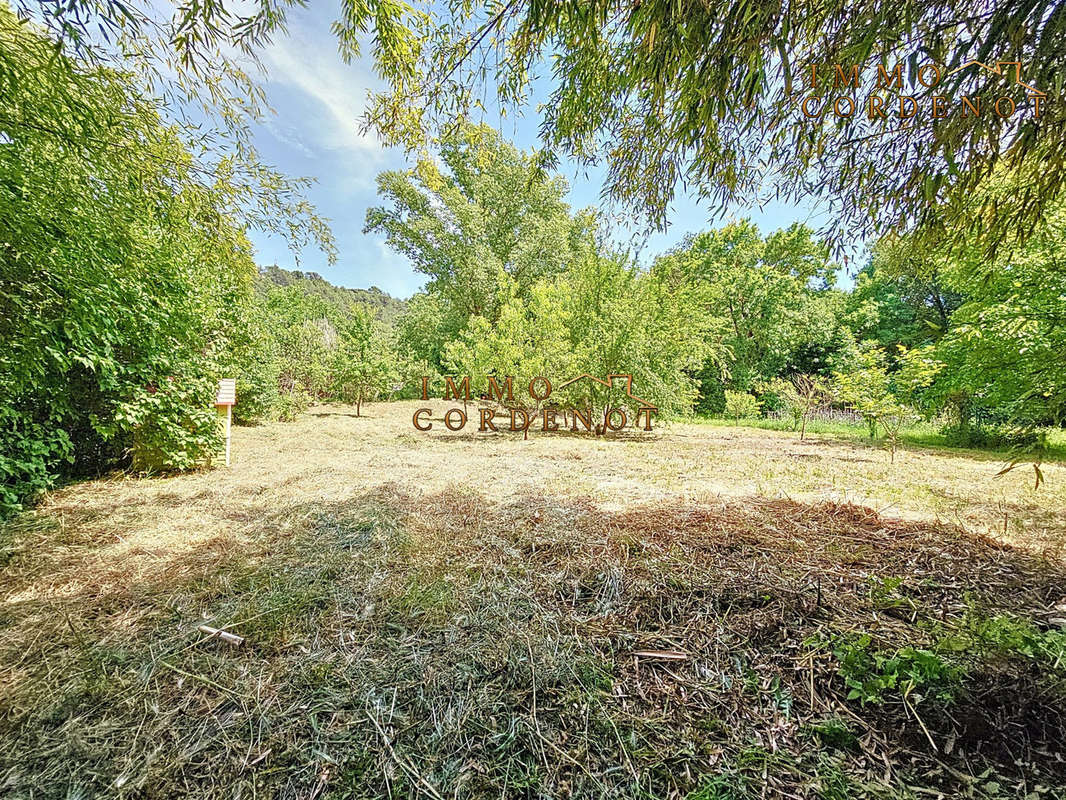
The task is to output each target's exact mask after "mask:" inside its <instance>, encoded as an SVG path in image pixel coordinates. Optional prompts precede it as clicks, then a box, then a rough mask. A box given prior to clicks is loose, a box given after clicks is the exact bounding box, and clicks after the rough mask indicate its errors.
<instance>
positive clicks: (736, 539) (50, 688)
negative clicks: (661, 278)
mask: <svg viewBox="0 0 1066 800" xmlns="http://www.w3.org/2000/svg"><path fill="white" fill-rule="evenodd" d="M418 405H419V404H416V403H395V404H389V405H378V406H372V407H370V408H369V409H367V411H366V414H367V415H366V416H364V417H361V418H356V417H355V416H354V415H352V413H351V410H350V409H347V408H344V407H328V408H317V409H314V410H313V411H312V413H311V414H309V415H307V416H305V417H303V418H301V419H300V420H299V421H297V422H295V423H292V424H290V425H282V424H275V425H267V426H263V427H260V428H251V429H237V430H236V431H235V434H234V442H233V450H234V465H233V467H232V468H231V469H228V470H217V471H213V472H202V473H196V474H190V475H182V476H176V477H170V478H153V479H136V478H132V477H129V476H125V475H114V476H111V477H108V478H106V479H102V480H97V481H91V482H86V483H83V484H79V485H75V486H70V487H67V488H65V489H63V490H61V491H58V492H55V493H53V494H51V495H50V496H49V497H47V498H46V499H45V501H44V502H43V503H42V505H41V506H40V507H39V508H38V509H36V510H35V511H34V512H31V513H27V514H24V515H22V516H21V517H18V518H16V519H15V520H13V521H11V522H9V523H8V524H6V525H5V526H4V527H3V529H2V530H0V541H2V547H3V552H4V554H5V556H4V557H5V559H6V561H5V564H4V568H3V572H2V573H0V597H2V598H3V601H2V602H3V604H2V606H0V663H2V664H4V665H5V668H4V670H3V671H2V672H0V687H2V689H0V703H2V705H0V712H2V713H0V745H2V750H0V792H2V794H3V795H4V796H5V797H19V798H21V797H25V798H30V797H34V798H37V797H97V796H103V797H138V798H140V797H147V798H153V797H174V796H181V795H188V796H195V797H235V796H239V797H306V798H312V797H314V798H326V797H332V798H346V797H398V796H406V797H430V798H443V797H456V796H460V797H490V796H491V797H554V796H608V795H609V796H613V797H632V798H651V797H655V798H667V797H679V798H683V797H691V798H726V797H730V798H756V797H827V798H828V797H832V798H855V797H910V796H914V797H918V796H934V795H936V794H939V795H941V796H945V797H948V796H952V797H953V796H971V797H987V798H994V797H995V798H998V797H1027V796H1034V795H1035V796H1037V797H1062V796H1066V794H1064V792H1063V790H1062V788H1061V787H1063V786H1064V785H1066V768H1064V766H1063V765H1064V763H1066V762H1064V756H1063V752H1062V741H1063V735H1062V734H1063V729H1064V723H1066V720H1064V709H1066V667H1064V662H1066V653H1064V652H1063V642H1062V640H1061V639H1060V638H1059V637H1060V634H1058V633H1057V625H1058V623H1055V622H1052V620H1054V619H1057V618H1058V617H1059V616H1066V611H1060V610H1056V606H1057V605H1058V604H1059V603H1061V602H1062V599H1063V598H1066V570H1064V566H1066V550H1064V540H1066V535H1064V531H1066V486H1064V483H1066V480H1064V479H1066V467H1064V466H1063V465H1059V464H1048V465H1047V466H1046V468H1045V474H1046V477H1047V481H1046V484H1045V485H1044V486H1043V487H1042V488H1040V489H1039V490H1035V489H1034V488H1033V486H1032V482H1031V480H1030V479H1029V476H1027V475H1022V474H1020V473H1008V474H1006V475H1003V476H1001V477H998V478H997V477H994V476H995V474H996V472H998V469H999V466H1000V461H999V460H997V458H996V457H995V456H992V455H989V454H970V453H963V452H948V451H941V450H930V449H924V448H913V449H906V450H905V451H904V452H902V453H899V454H897V457H896V463H895V464H889V462H888V457H887V454H885V453H884V452H883V451H882V450H880V449H878V448H877V447H874V446H869V445H866V444H865V443H863V442H859V441H850V440H841V439H839V438H833V437H826V436H821V435H815V436H813V437H811V438H810V440H808V441H805V442H802V443H801V442H799V439H798V436H797V435H795V434H792V433H789V432H780V431H764V430H754V429H748V428H724V427H717V426H708V425H699V424H672V425H669V426H667V427H665V428H663V429H660V430H657V431H656V432H654V433H652V434H650V435H641V436H635V435H631V434H630V435H620V436H618V437H616V438H610V439H595V438H583V437H574V436H550V435H544V434H536V433H535V434H531V436H530V439H529V441H522V438H521V436H520V435H514V436H512V435H508V434H501V435H498V436H483V435H477V434H473V433H464V434H455V433H448V432H446V431H443V430H440V428H441V426H439V425H438V426H435V428H434V430H433V431H432V432H429V433H426V434H418V433H416V432H415V431H414V430H413V428H412V427H411V422H410V418H411V413H412V412H413V410H414V409H415V408H416V407H417V406H418ZM439 411H440V409H437V412H438V414H439ZM1056 615H1058V616H1056ZM204 622H207V623H208V624H211V625H214V626H216V627H222V628H225V629H226V630H229V631H232V632H234V633H238V634H240V635H242V636H244V637H246V639H245V644H244V645H243V646H242V647H239V648H235V647H231V646H229V645H226V644H225V643H223V642H221V641H219V640H217V639H207V638H206V637H204V636H203V635H202V634H199V633H198V632H197V630H196V629H197V626H198V625H200V624H202V623H204ZM641 651H664V652H673V653H675V657H674V658H671V659H666V658H660V657H646V656H638V655H635V653H637V652H641ZM856 687H858V688H860V689H861V690H862V691H861V693H860V694H859V695H858V696H852V697H849V695H850V694H852V693H853V691H854V689H855V688H856Z"/></svg>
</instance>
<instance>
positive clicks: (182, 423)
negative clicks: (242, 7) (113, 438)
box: [115, 376, 224, 472]
mask: <svg viewBox="0 0 1066 800" xmlns="http://www.w3.org/2000/svg"><path fill="white" fill-rule="evenodd" d="M161 384H162V385H160V386H158V387H157V386H154V385H150V386H147V387H144V388H141V389H139V390H138V391H136V392H135V393H134V396H133V398H132V399H130V400H129V401H127V402H125V403H122V404H121V405H120V406H119V408H118V410H117V411H116V413H115V423H116V425H117V426H119V429H121V428H122V427H129V428H132V429H133V432H134V434H133V466H134V468H135V469H138V470H141V471H144V472H155V471H159V470H183V469H190V468H192V467H197V466H202V465H204V464H206V463H208V462H209V461H210V460H211V458H213V457H214V456H216V455H218V453H220V452H221V451H222V449H223V447H224V441H223V438H222V426H221V424H220V421H219V417H218V414H217V412H216V411H215V409H214V406H213V401H214V398H215V394H216V392H217V390H218V384H217V381H215V380H214V379H213V378H207V377H200V376H197V377H182V378H174V377H170V378H167V379H166V380H165V381H162V382H161Z"/></svg>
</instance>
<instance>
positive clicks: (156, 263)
mask: <svg viewBox="0 0 1066 800" xmlns="http://www.w3.org/2000/svg"><path fill="white" fill-rule="evenodd" d="M80 55H83V56H84V58H83V59H81V60H79V59H77V58H74V57H73V56H72V55H71V54H70V53H68V52H66V51H64V50H63V49H62V48H57V46H56V43H55V42H54V41H52V40H50V39H48V38H47V37H46V36H43V35H41V33H40V32H39V30H38V29H37V28H36V27H35V26H34V25H33V24H28V23H24V22H21V21H18V20H16V19H15V17H14V16H13V15H12V14H11V13H10V12H9V11H8V10H7V9H6V8H0V84H2V86H0V88H2V91H0V139H2V140H3V145H2V146H0V251H2V257H0V340H2V341H3V342H4V348H3V351H2V352H0V408H2V409H3V411H2V413H0V439H2V441H3V454H2V456H0V471H2V473H3V489H2V491H0V506H2V510H3V512H4V513H7V512H11V511H15V510H17V509H18V508H19V507H20V505H21V504H22V503H23V502H24V501H26V500H30V499H32V498H33V497H34V496H36V495H37V494H38V493H39V492H40V491H41V490H42V489H44V488H46V487H47V486H49V485H51V484H52V483H53V482H54V481H55V480H57V479H59V478H64V477H75V476H81V475H87V474H93V473H97V472H99V471H101V470H104V469H107V468H110V467H113V466H117V465H124V464H127V463H129V459H130V457H131V456H132V458H133V461H134V462H135V464H136V466H138V467H143V468H148V469H185V468H189V467H192V466H196V465H199V464H203V463H206V462H207V461H209V460H210V459H211V458H212V456H213V455H214V454H215V453H216V452H217V448H218V446H219V444H220V437H219V433H218V420H217V418H216V417H215V412H214V409H213V400H214V394H215V389H216V387H217V380H218V379H219V378H220V377H223V376H232V375H234V372H237V371H239V369H240V365H241V364H242V363H247V362H248V361H249V360H250V359H251V360H254V359H253V356H252V354H253V353H254V352H255V351H256V349H257V345H256V343H255V341H254V340H255V333H254V331H253V330H252V329H251V327H250V326H249V324H248V320H249V318H251V317H252V316H254V315H253V313H252V309H253V306H254V294H253V281H254V276H255V267H254V265H253V262H252V259H251V252H250V251H251V248H250V245H249V243H248V241H247V240H246V238H245V235H244V229H245V227H246V226H249V225H255V226H259V227H265V228H267V229H273V228H274V226H275V225H280V226H282V227H284V228H286V229H288V230H291V232H292V233H293V234H294V235H296V236H297V238H299V235H300V232H301V231H303V232H305V233H306V232H308V231H312V230H313V229H315V228H316V225H317V223H316V222H315V221H314V220H313V219H309V217H308V209H309V207H308V206H306V204H302V205H301V204H300V203H302V201H300V203H297V205H298V208H297V207H294V206H292V205H291V202H292V200H293V198H294V197H298V195H299V192H298V187H296V186H294V185H293V184H292V183H291V182H289V181H287V180H285V179H284V178H281V177H280V176H276V175H275V174H274V173H272V172H270V171H269V170H266V169H263V168H261V166H257V164H256V162H255V159H254V155H253V154H252V152H251V151H244V152H243V154H242V155H240V156H239V157H238V156H235V157H234V158H231V159H228V160H227V159H226V158H225V157H224V156H223V155H222V154H220V153H219V152H218V151H216V150H215V149H213V147H212V146H211V145H210V144H209V141H210V140H205V139H203V138H202V135H201V134H199V133H196V132H194V131H193V130H192V129H190V128H187V127H183V126H181V125H175V124H173V122H172V120H171V119H169V118H168V117H167V116H166V115H167V114H168V113H170V112H171V111H172V110H173V109H172V108H171V106H170V105H168V104H167V103H166V102H164V101H161V100H155V99H153V97H152V92H151V91H149V90H148V87H147V85H146V84H145V83H143V82H141V81H139V80H138V78H137V77H136V76H137V75H138V74H139V73H138V72H137V70H136V69H132V70H129V71H127V70H122V71H119V70H117V69H112V68H109V67H106V66H101V65H100V61H99V60H98V59H97V58H96V54H95V52H90V51H83V52H82V53H80ZM131 58H134V55H132V54H131ZM193 137H195V139H194V138H193ZM238 162H239V163H238ZM249 171H251V172H257V174H258V177H257V178H255V180H254V181H253V182H252V183H248V182H245V179H246V178H248V177H249V174H250V172H249ZM312 216H313V215H312ZM318 233H322V231H321V230H318ZM323 235H324V236H325V237H326V238H325V239H323V242H324V243H325V244H326V246H327V249H328V241H327V240H328V233H326V234H323ZM246 388H247V385H246ZM253 405H254V404H253Z"/></svg>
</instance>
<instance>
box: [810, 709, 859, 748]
mask: <svg viewBox="0 0 1066 800" xmlns="http://www.w3.org/2000/svg"><path fill="white" fill-rule="evenodd" d="M805 732H807V733H809V734H810V735H813V736H816V737H817V738H818V740H819V741H820V742H822V743H823V744H825V745H827V746H828V747H835V748H837V749H839V750H851V749H854V748H855V747H857V746H858V743H859V741H858V739H857V738H856V736H855V734H854V733H853V732H852V730H851V728H850V727H848V723H847V722H845V721H844V720H842V719H840V718H838V717H829V718H827V719H823V720H818V721H817V722H812V723H811V724H809V725H807V726H806V728H805Z"/></svg>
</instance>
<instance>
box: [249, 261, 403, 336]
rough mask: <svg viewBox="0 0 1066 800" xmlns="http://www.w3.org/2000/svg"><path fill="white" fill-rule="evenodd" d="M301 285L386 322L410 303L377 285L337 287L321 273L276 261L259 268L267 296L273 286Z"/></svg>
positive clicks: (262, 290)
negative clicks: (283, 265) (354, 305)
mask: <svg viewBox="0 0 1066 800" xmlns="http://www.w3.org/2000/svg"><path fill="white" fill-rule="evenodd" d="M293 284H298V285H300V286H302V287H303V288H304V289H306V290H307V291H309V292H311V293H312V294H315V295H318V296H319V297H321V298H323V299H324V300H326V301H327V302H328V303H330V304H331V305H335V306H336V307H337V308H339V309H342V310H343V309H346V308H347V307H348V306H349V305H350V304H352V303H354V304H356V305H359V306H364V307H366V308H369V309H370V310H371V311H373V313H374V316H375V317H376V318H377V319H378V320H379V321H381V322H383V323H385V324H386V325H392V324H393V323H395V321H396V319H397V318H398V317H399V316H400V314H401V313H402V312H403V310H404V308H405V307H406V303H405V302H404V301H403V300H400V299H399V298H397V297H393V296H392V295H391V294H389V293H388V292H383V291H381V289H379V288H378V287H376V286H371V287H370V288H369V289H348V288H346V287H343V286H334V285H333V284H332V283H330V282H329V281H327V280H326V279H325V278H323V277H322V276H321V275H319V274H318V273H317V272H301V271H299V270H288V269H283V268H281V267H279V266H277V265H276V264H274V265H272V266H269V267H260V268H259V280H258V282H257V288H258V290H259V291H260V293H261V294H263V295H265V294H266V293H267V291H268V290H269V288H270V287H271V286H291V285H293Z"/></svg>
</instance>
